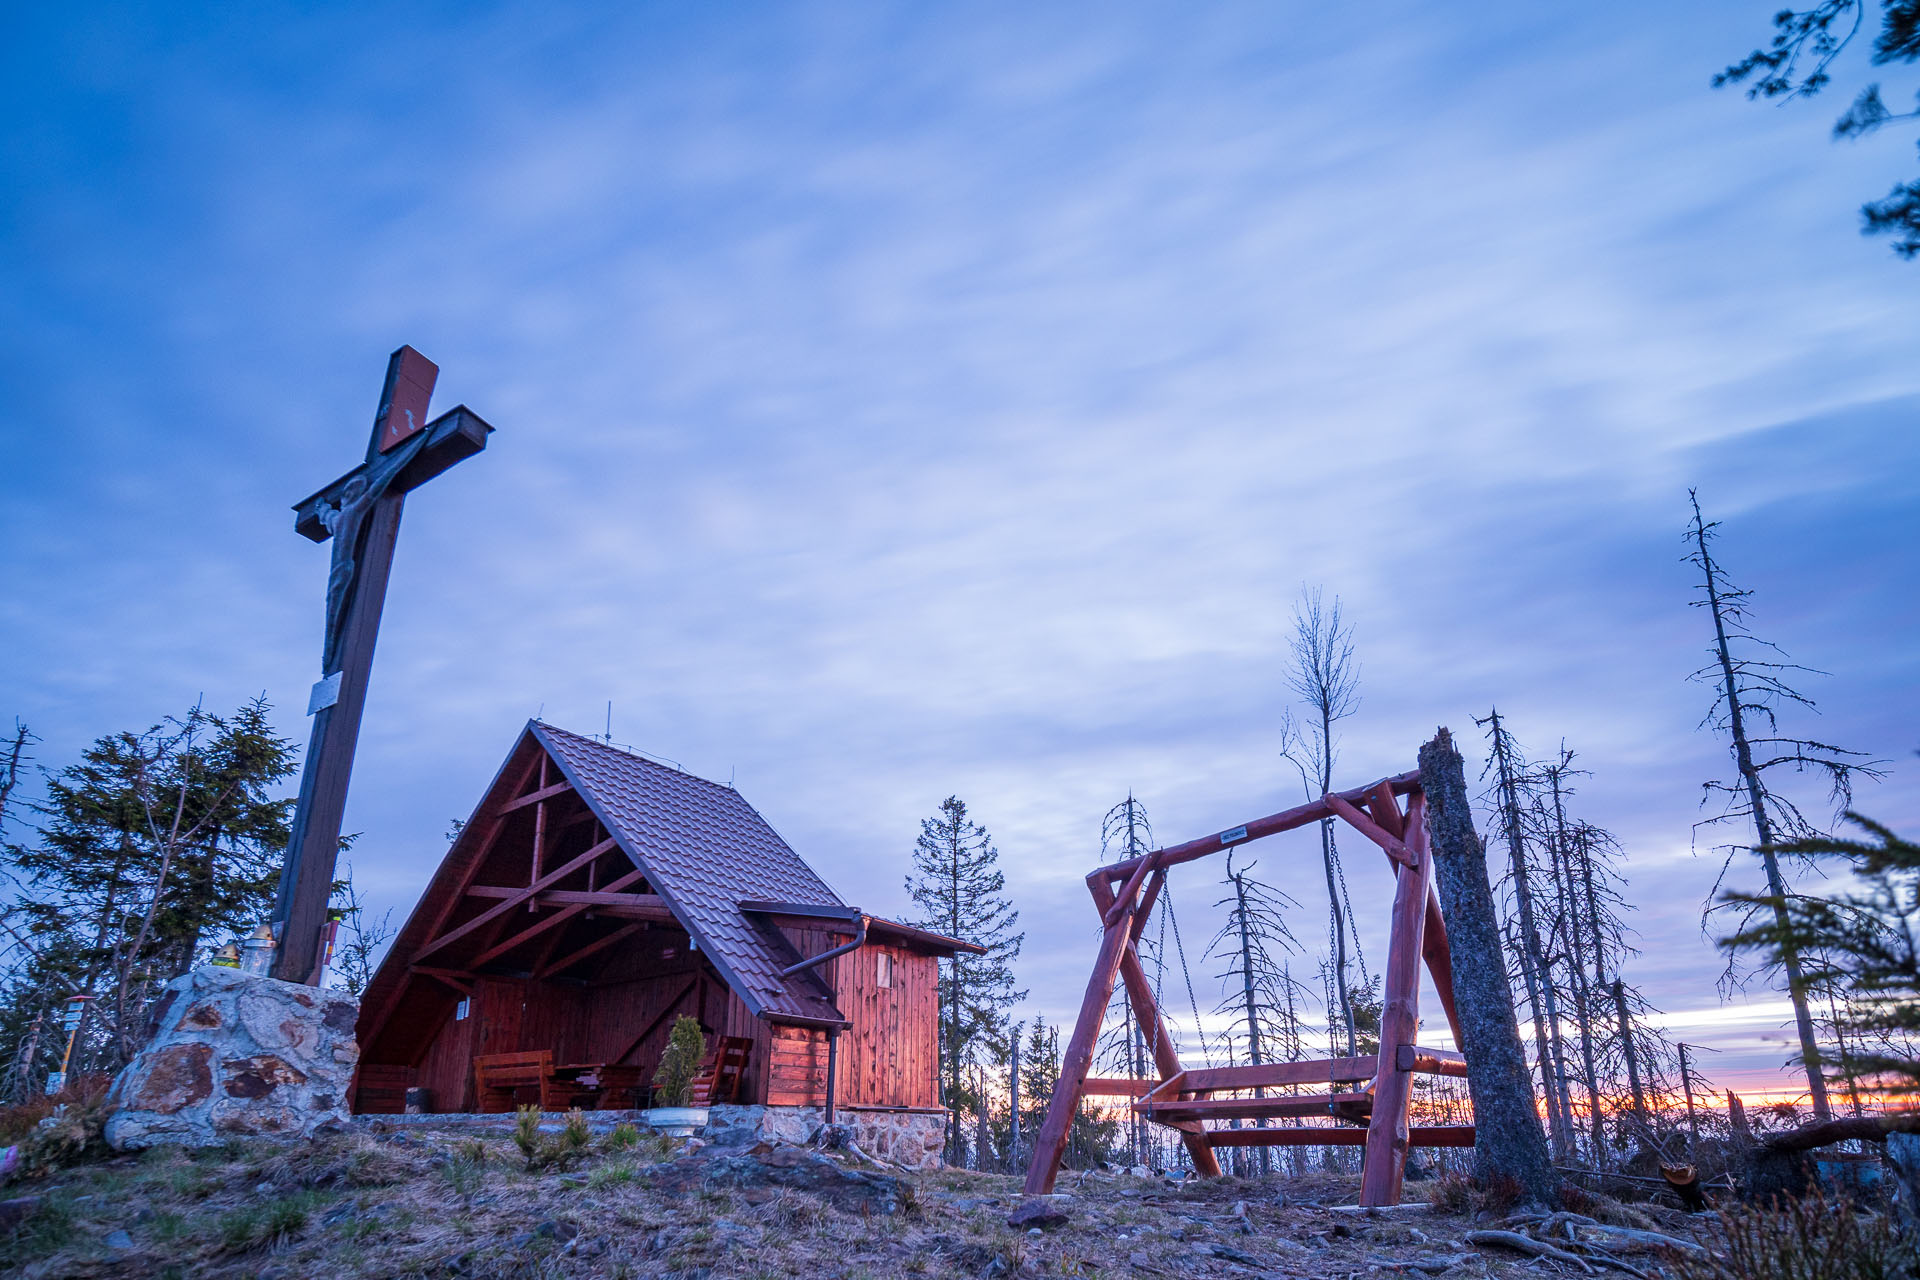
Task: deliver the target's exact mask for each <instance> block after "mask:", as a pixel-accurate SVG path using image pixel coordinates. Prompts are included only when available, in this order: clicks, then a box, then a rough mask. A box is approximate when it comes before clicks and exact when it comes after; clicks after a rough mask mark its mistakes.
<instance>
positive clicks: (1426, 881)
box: [1026, 771, 1474, 1207]
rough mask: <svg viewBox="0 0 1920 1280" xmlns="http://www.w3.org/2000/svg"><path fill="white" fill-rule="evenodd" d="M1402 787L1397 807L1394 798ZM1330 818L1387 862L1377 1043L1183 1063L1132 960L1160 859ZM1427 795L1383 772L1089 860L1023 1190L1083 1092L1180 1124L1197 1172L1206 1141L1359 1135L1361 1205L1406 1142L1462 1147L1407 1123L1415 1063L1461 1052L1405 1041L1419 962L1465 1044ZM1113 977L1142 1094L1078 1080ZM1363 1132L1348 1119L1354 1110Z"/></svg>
mask: <svg viewBox="0 0 1920 1280" xmlns="http://www.w3.org/2000/svg"><path fill="white" fill-rule="evenodd" d="M1401 797H1405V799H1406V805H1405V808H1402V807H1401V799H1400V798H1401ZM1329 818H1339V819H1341V820H1342V821H1343V822H1345V823H1346V824H1347V825H1348V826H1350V827H1352V828H1353V829H1354V830H1355V831H1358V832H1359V833H1360V834H1361V835H1363V836H1365V837H1366V838H1367V839H1369V840H1371V841H1372V842H1373V843H1374V844H1376V845H1379V846H1380V848H1381V850H1382V851H1383V852H1384V853H1385V854H1386V856H1387V861H1388V864H1389V865H1390V866H1391V867H1392V868H1393V871H1394V875H1395V885H1394V894H1393V916H1392V924H1391V931H1390V933H1389V935H1388V942H1387V965H1386V974H1385V976H1386V989H1385V992H1384V1003H1383V1006H1382V1008H1381V1013H1380V1051H1379V1053H1378V1054H1377V1055H1374V1056H1368V1057H1353V1058H1318V1059H1312V1060H1309V1061H1304V1062H1274V1063H1265V1064H1262V1065H1260V1066H1245V1067H1224V1068H1217V1069H1206V1070H1192V1071H1190V1070H1187V1069H1186V1068H1185V1067H1183V1066H1182V1065H1181V1062H1180V1055H1179V1051H1178V1050H1177V1049H1176V1048H1175V1047H1174V1042H1173V1037H1172V1036H1171V1035H1170V1034H1169V1033H1168V1029H1167V1025H1166V1023H1165V1021H1164V1020H1163V1019H1162V1018H1161V1015H1160V1009H1159V1005H1158V1002H1157V1001H1156V999H1155V994H1154V990H1153V987H1152V985H1151V984H1150V983H1149V982H1148V980H1147V974H1146V970H1145V968H1144V967H1143V966H1142V965H1141V963H1140V954H1139V948H1138V944H1139V940H1140V935H1141V932H1142V931H1143V930H1144V929H1145V928H1146V925H1147V918H1148V916H1149V915H1151V914H1152V912H1153V908H1154V904H1155V903H1156V902H1157V901H1158V900H1159V897H1160V892H1161V890H1162V889H1163V888H1164V887H1165V885H1166V880H1167V872H1168V870H1169V869H1171V868H1173V867H1175V866H1178V865H1180V864H1181V863H1184V862H1194V861H1197V860H1198V859H1200V858H1204V857H1207V856H1208V855H1209V854H1215V853H1221V852H1224V851H1225V850H1228V849H1233V848H1236V847H1238V846H1240V845H1243V844H1249V843H1251V842H1253V841H1255V840H1261V839H1265V838H1266V837H1268V836H1272V835H1278V834H1279V833H1281V832H1283V831H1292V830H1294V829H1296V828H1299V827H1304V826H1309V825H1311V824H1313V823H1316V822H1321V821H1324V820H1326V819H1329ZM1425 818H1426V796H1425V795H1424V794H1423V793H1422V792H1421V789H1420V774H1419V772H1418V771H1414V772H1411V773H1403V774H1399V775H1398V776H1395V777H1391V778H1382V779H1381V780H1380V781H1378V782H1375V783H1373V784H1371V785H1369V786H1365V787H1356V788H1354V789H1353V790H1351V791H1341V792H1330V793H1328V794H1326V795H1323V796H1321V797H1320V798H1319V799H1318V800H1313V801H1309V802H1308V803H1306V804H1303V805H1299V806H1297V807H1295V808H1292V809H1287V810H1285V811H1283V812H1280V813H1275V814H1269V815H1268V816H1266V817H1264V818H1257V819H1255V820H1254V821H1252V822H1249V823H1247V824H1246V825H1245V826H1240V827H1234V828H1232V829H1230V830H1227V831H1221V832H1218V833H1216V834H1214V835H1210V836H1202V837H1200V838H1199V839H1197V840H1189V841H1187V842H1186V843H1185V844H1177V845H1169V846H1166V847H1164V848H1160V849H1155V850H1152V851H1151V852H1148V853H1143V854H1140V855H1139V856H1137V857H1133V858H1127V859H1125V860H1123V861H1120V862H1115V863H1112V864H1110V865H1108V866H1104V867H1100V868H1099V869H1097V870H1095V871H1094V872H1093V873H1092V874H1091V875H1089V876H1088V877H1087V889H1088V892H1090V893H1091V894H1092V895H1093V904H1094V907H1095V909H1096V910H1098V911H1099V913H1100V919H1101V925H1102V927H1103V929H1104V932H1103V934H1102V935H1101V941H1100V951H1099V954H1098V957H1097V958H1096V960H1095V961H1094V966H1093V977H1092V979H1091V980H1090V981H1089V982H1088V983H1087V994H1086V998H1085V999H1083V1000H1082V1001H1081V1002H1080V1016H1079V1020H1078V1021H1077V1022H1075V1024H1074V1028H1073V1036H1072V1038H1071V1039H1070V1040H1069V1041H1068V1042H1067V1049H1066V1054H1065V1056H1064V1057H1063V1059H1062V1060H1061V1064H1060V1079H1059V1082H1058V1083H1057V1084H1056V1085H1055V1086H1054V1091H1053V1098H1052V1100H1051V1101H1050V1102H1049V1103H1048V1105H1047V1118H1046V1121H1045V1122H1044V1123H1043V1124H1042V1125H1041V1127H1040V1132H1039V1134H1038V1135H1037V1137H1036V1138H1035V1139H1034V1149H1033V1163H1032V1164H1031V1165H1030V1166H1029V1167H1028V1169H1027V1183H1026V1192H1027V1194H1028V1195H1045V1194H1047V1193H1049V1192H1051V1191H1052V1190H1053V1183H1054V1179H1055V1177H1057V1176H1058V1174H1059V1172H1060V1160H1061V1157H1062V1156H1063V1155H1064V1154H1065V1151H1066V1145H1067V1136H1068V1133H1069V1131H1070V1129H1071V1128H1072V1123H1073V1116H1074V1112H1075V1111H1076V1109H1077V1108H1078V1107H1079V1105H1080V1101H1081V1099H1082V1098H1084V1097H1086V1096H1088V1095H1090V1094H1091V1095H1107V1094H1118V1095H1122V1096H1135V1101H1134V1102H1133V1104H1132V1105H1133V1109H1134V1110H1135V1111H1136V1112H1138V1113H1140V1114H1141V1115H1144V1116H1146V1117H1147V1118H1148V1119H1149V1120H1152V1121H1154V1122H1155V1123H1157V1124H1162V1125H1166V1126H1167V1127H1169V1128H1172V1129H1175V1130H1178V1131H1179V1133H1180V1137H1181V1140H1182V1141H1183V1142H1184V1143H1185V1144H1186V1148H1187V1152H1188V1154H1189V1155H1190V1156H1191V1157H1192V1160H1193V1167H1194V1170H1195V1171H1196V1172H1198V1173H1199V1174H1201V1175H1203V1176H1205V1177H1218V1176H1219V1175H1220V1161H1219V1159H1218V1158H1217V1157H1216V1156H1215V1155H1214V1150H1215V1148H1218V1147H1248V1146H1364V1147H1365V1148H1366V1154H1365V1160H1364V1163H1363V1165H1362V1174H1361V1187H1360V1203H1361V1204H1362V1205H1364V1206H1369V1207H1379V1206H1383V1205H1393V1204H1398V1203H1400V1189H1401V1182H1402V1179H1403V1177H1404V1175H1405V1171H1406V1161H1407V1152H1408V1150H1409V1149H1410V1148H1412V1147H1420V1146H1430V1147H1470V1146H1472V1145H1473V1139H1474V1131H1473V1126H1471V1125H1446V1126H1429V1127H1410V1126H1409V1124H1408V1121H1407V1106H1408V1103H1409V1101H1410V1100H1411V1098H1412V1093H1413V1076H1414V1075H1415V1074H1416V1073H1423V1074H1427V1075H1444V1076H1459V1077H1464V1076H1465V1075H1466V1074H1467V1065H1466V1059H1465V1058H1463V1057H1462V1056H1461V1055H1460V1054H1459V1053H1458V1052H1450V1051H1447V1050H1443V1049H1425V1048H1421V1047H1420V1046H1419V1045H1417V1044H1416V1043H1415V1036H1416V1034H1417V1033H1418V1030H1419V1026H1420V965H1421V962H1422V961H1423V960H1424V961H1425V963H1426V967H1427V971H1428V972H1429V973H1430V974H1432V976H1433V984H1434V988H1435V990H1436V991H1437V992H1438V993H1439V996H1440V1004H1441V1007H1442V1008H1443V1009H1444V1010H1445V1011H1446V1015H1447V1023H1448V1025H1449V1026H1450V1027H1451V1028H1452V1029H1453V1042H1454V1044H1455V1045H1456V1046H1457V1045H1460V1044H1462V1043H1464V1042H1463V1041H1462V1039H1461V1036H1460V1020H1459V1018H1458V1017H1457V1016H1456V1014H1455V1012H1454V1004H1453V959H1452V953H1451V952H1450V951H1449V950H1448V947H1447V925H1446V921H1445V919H1444V918H1442V916H1441V913H1440V895H1439V891H1438V890H1437V889H1436V887H1435V886H1434V880H1433V855H1432V853H1431V851H1430V850H1429V848H1428V840H1427V830H1426V822H1425ZM1116 984H1120V985H1124V986H1125V987H1126V991H1127V1000H1128V1002H1129V1003H1130V1004H1131V1005H1132V1007H1133V1014H1134V1018H1135V1019H1136V1020H1137V1022H1138V1024H1139V1025H1140V1026H1141V1027H1142V1028H1144V1029H1147V1031H1148V1034H1147V1038H1148V1040H1149V1041H1150V1042H1151V1044H1152V1047H1153V1057H1154V1068H1155V1070H1157V1071H1158V1072H1159V1075H1160V1081H1159V1083H1158V1084H1156V1085H1153V1086H1152V1087H1151V1088H1149V1089H1147V1090H1146V1091H1145V1092H1144V1093H1141V1092H1140V1088H1141V1084H1144V1082H1141V1084H1136V1083H1135V1082H1132V1081H1125V1080H1116V1081H1105V1080H1090V1079H1089V1075H1088V1073H1089V1071H1090V1069H1091V1067H1092V1065H1093V1049H1094V1042H1095V1040H1096V1039H1097V1038H1098V1036H1099V1034H1100V1024H1101V1022H1102V1021H1103V1019H1104V1018H1105V1016H1106V1011H1107V1005H1108V1002H1109V1001H1110V1000H1111V999H1112V998H1113V989H1114V986H1115V985H1116ZM1299 1084H1325V1085H1328V1086H1329V1088H1330V1090H1332V1091H1330V1092H1328V1093H1325V1094H1311V1095H1276V1096H1268V1097H1227V1098H1219V1097H1215V1096H1213V1095H1215V1094H1218V1093H1231V1092H1237V1091H1244V1090H1250V1089H1269V1088H1275V1087H1278V1086H1285V1085H1299ZM1305 1116H1331V1117H1333V1118H1334V1119H1335V1120H1336V1121H1347V1122H1349V1127H1341V1126H1340V1125H1338V1124H1336V1125H1335V1126H1333V1127H1330V1128H1329V1127H1309V1126H1305V1125H1293V1126H1287V1127H1279V1128H1253V1129H1210V1128H1208V1127H1207V1125H1206V1122H1207V1121H1208V1120H1250V1119H1251V1120H1264V1119H1279V1118H1283V1117H1295V1118H1299V1117H1305ZM1363 1120H1364V1122H1365V1124H1366V1127H1365V1128H1364V1129H1361V1128H1357V1127H1351V1126H1352V1125H1353V1124H1357V1123H1358V1122H1360V1121H1363Z"/></svg>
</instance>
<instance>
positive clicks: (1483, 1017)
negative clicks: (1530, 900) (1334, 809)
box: [1420, 729, 1558, 1204]
mask: <svg viewBox="0 0 1920 1280" xmlns="http://www.w3.org/2000/svg"><path fill="white" fill-rule="evenodd" d="M1420 787H1421V790H1422V791H1424V792H1425V793H1426V797H1427V830H1428V833H1429V836H1430V839H1431V842H1432V850H1433V865H1434V873H1435V875H1436V876H1437V877H1438V878H1439V881H1440V906H1441V909H1442V912H1443V914H1444V916H1445V918H1446V921H1447V935H1448V940H1449V942H1450V943H1451V949H1452V952H1453V996H1454V1007H1455V1009H1456V1010H1457V1011H1458V1013H1459V1016H1460V1032H1461V1037H1462V1039H1463V1040H1464V1042H1465V1043H1463V1044H1462V1045H1461V1046H1460V1048H1461V1051H1462V1053H1464V1054H1465V1055H1466V1059H1467V1085H1468V1088H1469V1089H1470V1090H1471V1092H1472V1095H1473V1123H1474V1143H1473V1154H1474V1169H1475V1172H1476V1174H1477V1175H1478V1176H1479V1178H1480V1179H1481V1181H1483V1182H1490V1181H1492V1180H1493V1179H1495V1178H1501V1177H1505V1178H1512V1179H1514V1180H1515V1181H1517V1182H1518V1183H1519V1184H1520V1187H1521V1189H1522V1191H1523V1192H1524V1194H1525V1195H1526V1197H1527V1199H1528V1200H1531V1201H1534V1202H1536V1203H1541V1204H1545V1203H1549V1202H1550V1201H1551V1199H1552V1197H1553V1193H1554V1190H1555V1188H1556V1186H1557V1185H1558V1179H1557V1178H1556V1177H1555V1176H1554V1172H1553V1162H1552V1160H1551V1158H1550V1157H1549V1156H1548V1153H1547V1139H1546V1135H1545V1134H1544V1133H1542V1132H1541V1130H1540V1116H1539V1113H1538V1112H1537V1111H1535V1110H1534V1104H1533V1086H1532V1084H1531V1082H1530V1080H1529V1073H1528V1071H1527V1056H1526V1052H1525V1051H1524V1050H1523V1049H1522V1048H1521V1047H1520V1026H1519V1023H1518V1022H1517V1021H1516V1019H1515V1018H1514V1013H1513V989H1512V987H1511V986H1509V985H1508V983H1507V968H1506V963H1505V961H1504V960H1503V959H1502V956H1501V949H1500V925H1499V921H1498V918H1497V917H1496V915H1495V913H1494V907H1493V886H1492V884H1491V883H1490V882H1489V881H1488V879H1487V852H1486V846H1485V845H1483V844H1481V842H1480V837H1479V836H1478V835H1477V834H1475V832H1474V829H1473V810H1472V806H1471V804H1470V802H1469V800H1468V798H1467V776H1466V768H1465V766H1464V764H1463V763H1462V762H1461V759H1460V753H1459V752H1458V751H1456V750H1454V746H1453V735H1452V734H1450V733H1449V732H1448V731H1447V730H1445V729H1441V730H1440V731H1439V732H1438V733H1437V734H1435V735H1434V739H1433V741H1431V742H1429V743H1427V744H1426V745H1425V746H1423V747H1421V748H1420Z"/></svg>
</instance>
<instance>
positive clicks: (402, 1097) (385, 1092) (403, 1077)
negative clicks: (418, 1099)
mask: <svg viewBox="0 0 1920 1280" xmlns="http://www.w3.org/2000/svg"><path fill="white" fill-rule="evenodd" d="M412 1085H413V1068H412V1067H406V1066H391V1065H388V1064H384V1063H372V1062H363V1063H361V1064H360V1069H359V1071H358V1072H356V1073H355V1076H354V1085H353V1087H354V1105H353V1109H354V1110H355V1111H358V1112H361V1113H362V1114H371V1115H396V1116H397V1115H399V1114H400V1113H401V1112H402V1111H405V1110H406V1109H407V1090H408V1089H409V1088H410V1087H412Z"/></svg>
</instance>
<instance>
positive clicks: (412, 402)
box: [373, 347, 440, 453]
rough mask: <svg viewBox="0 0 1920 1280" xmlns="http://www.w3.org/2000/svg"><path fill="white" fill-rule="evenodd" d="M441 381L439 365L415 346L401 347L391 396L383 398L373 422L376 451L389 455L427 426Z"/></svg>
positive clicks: (388, 392) (389, 384)
mask: <svg viewBox="0 0 1920 1280" xmlns="http://www.w3.org/2000/svg"><path fill="white" fill-rule="evenodd" d="M439 378H440V366H439V365H437V364H435V363H434V362H433V361H431V360H429V359H427V358H426V357H425V356H423V355H421V354H420V353H419V352H418V351H415V350H414V349H413V348H412V347H402V348H400V360H399V362H398V367H397V368H396V369H395V370H394V377H393V378H392V379H391V380H390V381H389V382H388V384H387V394H386V395H385V396H383V397H382V398H381V401H380V413H379V415H378V416H377V417H375V418H374V420H373V439H374V449H375V451H376V452H379V453H385V452H387V451H388V450H389V449H392V448H393V447H394V446H395V445H397V444H399V443H400V442H401V441H403V440H405V439H407V438H408V437H409V436H412V435H413V434H415V433H416V432H418V431H419V430H420V429H421V428H422V427H424V426H426V425H427V403H428V401H430V400H431V399H432V398H433V384H434V383H435V382H436V381H438V380H439Z"/></svg>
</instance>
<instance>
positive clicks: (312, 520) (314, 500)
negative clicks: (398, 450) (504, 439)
mask: <svg viewBox="0 0 1920 1280" xmlns="http://www.w3.org/2000/svg"><path fill="white" fill-rule="evenodd" d="M426 429H427V442H426V443H425V444H424V445H422V446H420V452H419V453H418V454H416V455H415V456H414V459H413V461H412V462H409V463H408V464H407V467H406V470H404V471H402V472H401V473H400V474H399V475H398V476H397V477H395V479H394V482H393V485H392V487H391V489H390V490H389V492H392V493H405V492H407V491H408V490H409V489H417V488H419V487H420V486H421V485H423V484H425V483H426V482H427V481H429V480H431V479H433V478H434V477H435V476H437V475H439V474H440V473H441V472H442V471H445V470H447V469H448V468H450V467H452V466H453V465H454V464H455V463H458V462H464V461H465V460H467V459H468V458H471V457H472V456H473V455H474V454H476V453H479V452H480V451H481V450H482V449H485V448H486V447H487V437H488V436H489V435H491V434H492V433H493V428H492V427H491V426H489V425H487V422H486V421H485V419H483V418H481V416H480V415H479V414H477V413H475V412H474V411H473V410H471V409H469V408H467V406H465V405H456V406H454V407H453V408H451V409H449V410H447V411H446V412H445V413H443V414H441V415H440V416H439V417H437V418H435V419H434V420H433V421H432V422H429V423H428V424H427V428H426ZM362 470H364V468H362V467H355V468H354V469H353V470H352V471H349V472H347V474H345V475H343V476H341V477H340V478H339V479H338V480H335V481H334V482H333V483H332V484H330V485H328V486H327V487H326V488H324V489H322V490H320V492H318V493H314V494H309V495H308V496H307V497H305V498H302V499H301V500H300V501H299V502H297V503H295V504H294V507H293V528H294V532H295V533H298V534H300V535H301V536H302V537H304V538H311V539H312V540H313V541H315V542H325V541H326V540H327V539H328V538H330V537H331V536H333V535H332V534H331V533H329V532H328V531H327V526H326V525H324V524H322V523H321V521H320V512H321V511H322V510H324V509H325V508H327V507H331V506H336V505H338V503H339V501H340V491H341V490H343V489H345V488H346V487H347V483H348V482H349V481H350V480H352V479H353V478H354V477H355V476H356V475H358V474H359V473H360V472H361V471H362Z"/></svg>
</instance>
